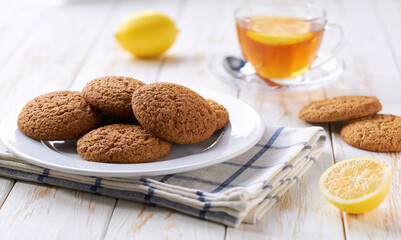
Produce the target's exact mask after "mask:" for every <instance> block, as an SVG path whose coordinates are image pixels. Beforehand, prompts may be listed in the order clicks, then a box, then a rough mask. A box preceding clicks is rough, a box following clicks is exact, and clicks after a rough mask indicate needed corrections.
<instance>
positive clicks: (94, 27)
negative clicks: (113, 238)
mask: <svg viewBox="0 0 401 240" xmlns="http://www.w3.org/2000/svg"><path fill="white" fill-rule="evenodd" d="M113 5H114V3H112V2H100V3H80V4H61V5H51V7H49V8H50V9H51V11H46V12H44V13H43V16H40V18H38V19H39V20H38V21H36V23H35V25H36V28H32V29H31V32H30V34H29V36H28V37H27V38H26V39H25V41H24V42H23V44H21V45H20V46H19V47H18V48H16V51H14V52H13V55H12V57H11V58H10V59H8V60H7V62H6V63H5V64H4V65H3V66H2V68H1V71H0V86H1V87H0V92H1V94H0V95H1V96H0V98H1V101H3V102H7V103H10V104H3V105H2V107H1V110H2V111H1V114H0V118H3V117H4V116H5V114H7V113H8V112H9V111H10V110H11V109H12V108H13V107H16V106H18V105H20V104H24V103H25V102H26V101H28V100H29V99H31V98H33V97H35V96H37V95H39V94H41V93H45V92H49V91H53V90H59V89H66V88H67V87H68V86H69V85H71V82H72V80H73V79H74V77H75V75H76V73H77V71H78V70H79V69H80V68H81V64H82V62H83V61H84V59H85V58H86V56H87V54H88V52H90V49H91V46H92V44H93V42H94V41H95V39H96V37H97V36H98V35H99V32H100V31H101V29H102V25H103V24H104V23H105V22H106V21H107V17H108V15H109V13H110V11H111V10H112V9H113ZM26 11H27V12H29V10H26ZM88 13H91V14H88ZM31 14H32V15H33V16H36V14H39V13H38V12H36V13H35V12H32V13H31ZM29 16H30V15H29ZM25 20H27V19H25ZM16 40H17V39H16ZM7 47H10V48H12V46H11V45H10V46H5V48H7ZM2 182H3V181H2ZM8 188H9V187H5V188H4V190H5V191H4V193H2V194H1V197H2V198H4V197H5V196H7V195H6V191H7V189H8ZM114 205H115V200H114V199H111V198H107V197H102V196H97V195H94V194H88V193H79V192H76V191H70V190H65V189H58V188H52V187H43V186H37V185H34V184H25V183H21V182H18V183H17V184H16V185H15V186H14V187H13V189H12V191H11V193H10V194H9V195H8V197H7V199H6V201H5V203H4V204H3V206H2V208H1V210H0V222H1V224H0V225H1V226H0V228H1V233H0V235H1V237H0V238H1V239H23V238H28V237H29V238H44V239H55V238H57V239H59V238H60V239H68V238H69V237H70V238H69V239H71V238H74V239H75V238H77V239H88V238H90V239H100V238H102V237H103V236H104V233H105V229H106V226H107V225H108V222H109V219H110V216H111V213H112V210H113V208H114ZM21 229H24V231H21Z"/></svg>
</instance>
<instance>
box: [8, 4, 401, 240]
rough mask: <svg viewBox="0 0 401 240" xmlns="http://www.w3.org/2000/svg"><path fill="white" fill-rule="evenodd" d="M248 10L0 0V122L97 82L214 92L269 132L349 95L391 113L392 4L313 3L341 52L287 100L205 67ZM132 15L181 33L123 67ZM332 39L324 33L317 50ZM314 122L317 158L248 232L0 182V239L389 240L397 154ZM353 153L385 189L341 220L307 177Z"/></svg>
mask: <svg viewBox="0 0 401 240" xmlns="http://www.w3.org/2000/svg"><path fill="white" fill-rule="evenodd" d="M248 2H250V1H241V0H234V1H233V0H222V1H211V0H208V1H190V0H174V1H163V0H151V1H146V0H136V1H86V2H77V1H70V2H57V1H50V0H49V1H46V0H39V1H31V0H15V1H10V0H0V33H1V34H0V101H1V105H0V107H1V111H0V120H1V119H3V118H4V117H5V115H7V113H9V112H10V111H11V110H12V109H13V108H14V107H15V106H18V105H21V104H24V103H25V102H27V101H28V100H29V99H32V98H33V97H36V96H38V95H39V94H42V93H46V92H50V91H54V90H60V89H68V88H81V87H82V86H83V85H84V84H85V83H86V82H88V81H90V80H91V79H93V78H95V77H98V76H107V75H126V76H133V77H136V78H138V79H141V80H142V81H144V82H146V83H150V82H156V81H165V82H175V83H180V84H184V85H189V86H197V87H203V88H209V89H213V90H218V91H221V92H224V93H226V94H229V95H232V96H235V97H238V98H240V99H242V100H243V101H245V102H247V103H249V104H250V105H252V106H254V107H255V108H256V109H258V110H259V111H260V112H261V113H262V115H263V117H264V121H265V123H266V124H270V125H281V126H288V127H307V126H311V125H310V124H308V123H306V122H304V121H301V120H299V119H298V118H297V114H298V111H299V109H300V108H301V107H302V106H303V105H305V104H307V103H309V102H310V101H312V100H319V99H324V98H329V97H335V96H339V95H350V94H361V95H374V96H377V97H378V98H379V99H380V101H381V102H382V104H383V110H382V112H383V113H392V114H395V115H401V107H400V105H401V97H400V92H401V45H400V44H399V42H400V41H401V28H400V23H401V14H399V13H400V12H401V2H400V1H397V0H388V1H387V0H386V1H379V0H370V1H363V0H355V1H350V0H337V1H321V2H319V1H318V2H319V3H320V5H322V6H323V7H324V8H326V9H327V12H328V14H327V15H328V19H329V22H338V23H341V24H343V25H344V26H346V28H347V32H348V42H347V44H346V46H345V48H344V49H343V50H342V52H341V54H340V56H341V58H343V59H344V60H345V62H346V65H347V69H346V71H345V73H344V74H343V75H342V76H341V77H340V80H339V81H338V82H336V83H334V84H332V85H330V86H328V87H326V88H324V89H320V90H316V91H313V92H308V93H298V94H288V93H287V94H286V93H266V92H253V91H247V90H242V89H238V88H235V87H232V86H228V85H226V84H224V83H222V82H220V81H219V80H218V79H216V78H215V77H214V76H213V75H212V74H211V73H210V72H209V71H208V62H209V61H210V59H211V58H212V57H213V56H215V55H219V54H226V53H234V54H235V53H239V46H238V43H237V39H236V33H235V28H234V19H233V11H234V9H235V8H237V7H239V6H242V5H244V4H245V3H248ZM251 2H254V1H251ZM256 2H257V1H256ZM260 2H262V1H260ZM142 9H157V10H161V11H163V12H165V13H166V14H168V15H170V16H171V17H172V18H174V19H175V21H176V23H177V25H178V28H179V30H180V33H179V36H178V38H177V41H176V42H175V44H174V46H173V47H172V48H171V49H170V50H169V51H168V53H167V54H166V55H164V56H162V57H161V58H159V59H155V60H137V59H133V58H132V57H131V56H130V55H129V54H127V53H125V52H124V51H122V50H121V48H120V47H119V46H118V45H117V44H116V41H115V39H114V32H115V31H116V28H117V26H118V24H119V23H120V22H121V20H122V18H123V17H124V16H126V15H128V14H130V13H131V12H135V11H138V10H142ZM333 41H334V37H333V36H332V35H326V37H325V40H324V43H327V44H330V43H332V42H333ZM319 125H320V126H322V127H323V128H324V129H325V130H326V133H327V135H328V136H329V143H328V144H326V146H325V150H324V153H323V154H322V156H321V157H320V159H319V161H318V162H317V163H316V164H315V165H314V166H313V168H312V169H311V170H310V171H309V172H307V173H306V174H305V176H304V177H303V178H302V180H301V181H300V182H299V183H298V184H297V185H295V186H294V187H293V188H292V189H291V190H290V191H289V192H288V193H287V194H285V195H284V196H283V197H282V198H281V199H280V200H279V201H278V202H277V203H276V204H275V206H273V207H272V208H271V209H270V210H269V211H268V213H267V214H266V215H265V216H264V217H263V218H262V219H261V221H260V222H259V223H257V224H255V225H248V224H243V225H241V226H240V227H239V228H237V229H235V228H229V227H225V226H223V225H220V224H216V223H212V222H207V221H202V220H199V219H197V218H194V217H190V216H187V215H184V214H181V213H178V212H175V211H171V210H169V209H164V208H160V207H153V206H147V205H144V204H141V203H136V202H130V201H125V200H119V199H114V198H110V197H104V196H99V195H94V194H90V193H84V192H79V191H72V190H67V189H62V188H57V187H46V186H42V185H37V184H30V183H26V182H21V181H14V180H12V179H5V178H0V207H1V209H0V239H26V238H27V237H30V238H31V239H116V238H119V239H133V238H135V239H142V238H143V239H152V238H153V239H200V238H201V239H208V240H214V239H270V238H272V239H276V238H279V239H281V238H284V239H286V238H291V239H294V238H300V239H304V238H308V239H400V238H401V191H400V187H401V178H400V172H401V164H400V160H401V159H400V154H399V153H373V152H368V151H363V150H359V149H356V148H353V147H351V146H349V145H347V144H345V143H344V142H343V141H342V140H341V137H340V135H339V131H340V128H341V123H330V124H319ZM357 156H372V157H375V158H377V159H379V160H381V161H382V162H384V163H385V164H387V165H388V166H389V167H390V168H391V171H392V185H391V189H390V193H389V195H388V196H387V198H386V199H385V200H384V202H383V203H382V204H381V205H380V207H379V208H377V209H376V210H374V211H372V212H370V213H367V214H363V215H350V214H345V213H343V212H341V211H339V210H338V209H336V208H335V207H333V206H332V205H331V204H330V203H329V202H327V201H326V200H325V199H324V198H323V196H322V195H321V194H320V192H319V188H318V179H319V177H320V175H321V174H322V173H323V171H324V170H325V169H327V168H328V167H329V166H331V165H333V164H334V163H335V162H338V161H341V160H343V159H346V158H351V157H357Z"/></svg>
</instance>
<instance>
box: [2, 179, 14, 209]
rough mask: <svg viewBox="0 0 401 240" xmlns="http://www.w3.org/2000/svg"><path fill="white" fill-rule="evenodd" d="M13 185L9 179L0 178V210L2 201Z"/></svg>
mask: <svg viewBox="0 0 401 240" xmlns="http://www.w3.org/2000/svg"><path fill="white" fill-rule="evenodd" d="M14 183H15V182H14V181H13V180H11V179H6V178H0V209H1V206H2V205H3V203H4V201H5V200H6V199H7V196H8V194H9V193H10V191H11V189H12V187H13V186H14Z"/></svg>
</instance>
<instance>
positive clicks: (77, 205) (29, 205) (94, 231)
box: [0, 182, 115, 239]
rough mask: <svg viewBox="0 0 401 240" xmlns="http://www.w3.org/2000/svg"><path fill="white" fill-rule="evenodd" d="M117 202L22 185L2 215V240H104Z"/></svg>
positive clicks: (16, 186) (5, 205) (77, 193)
mask: <svg viewBox="0 0 401 240" xmlns="http://www.w3.org/2000/svg"><path fill="white" fill-rule="evenodd" d="M114 203H115V199H112V198H107V197H101V196H98V195H94V194H88V193H83V192H77V191H71V190H66V189H58V188H56V187H44V186H39V185H36V184H30V183H22V182H18V183H16V184H15V187H14V188H13V190H12V191H11V193H10V195H9V196H8V198H7V201H6V202H5V203H4V204H3V206H2V208H1V211H0V238H1V239H102V238H103V235H104V231H105V229H106V227H107V225H108V223H109V216H110V215H111V213H112V210H113V207H114Z"/></svg>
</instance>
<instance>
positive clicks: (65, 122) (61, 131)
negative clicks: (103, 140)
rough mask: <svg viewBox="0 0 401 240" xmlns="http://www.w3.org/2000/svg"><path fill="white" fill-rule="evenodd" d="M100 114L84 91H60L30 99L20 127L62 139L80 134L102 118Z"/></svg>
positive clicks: (40, 135)
mask: <svg viewBox="0 0 401 240" xmlns="http://www.w3.org/2000/svg"><path fill="white" fill-rule="evenodd" d="M100 119H101V117H100V114H99V113H98V111H96V110H95V109H94V108H93V107H92V106H91V105H89V103H87V102H86V101H85V99H84V98H83V96H82V93H81V92H75V91H56V92H51V93H47V94H43V95H40V96H38V97H36V98H34V99H32V100H31V101H29V102H28V103H27V104H26V105H25V106H24V107H23V109H22V110H21V112H20V114H19V116H18V122H17V124H18V128H19V129H20V130H21V132H23V133H24V134H25V135H27V136H28V137H31V138H33V139H36V140H43V141H57V140H58V141H61V140H68V139H73V138H77V137H80V136H82V135H84V134H85V133H87V132H88V131H90V130H92V129H93V128H95V127H96V126H97V124H98V123H99V122H100Z"/></svg>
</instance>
